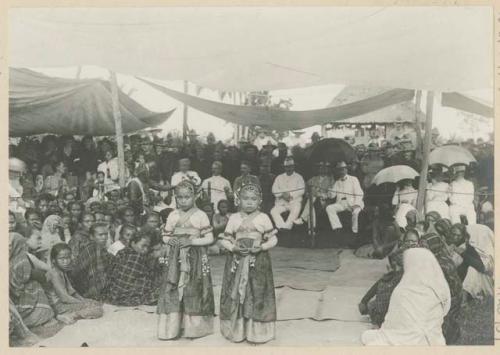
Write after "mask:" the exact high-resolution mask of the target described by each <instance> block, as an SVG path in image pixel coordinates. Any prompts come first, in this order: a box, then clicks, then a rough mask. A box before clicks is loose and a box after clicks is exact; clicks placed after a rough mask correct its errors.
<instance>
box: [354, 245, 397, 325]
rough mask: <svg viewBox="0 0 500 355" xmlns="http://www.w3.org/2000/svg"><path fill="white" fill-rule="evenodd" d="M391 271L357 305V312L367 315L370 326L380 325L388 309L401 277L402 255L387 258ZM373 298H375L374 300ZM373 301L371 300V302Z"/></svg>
mask: <svg viewBox="0 0 500 355" xmlns="http://www.w3.org/2000/svg"><path fill="white" fill-rule="evenodd" d="M389 263H390V266H391V271H389V272H388V273H386V274H385V275H383V276H382V277H381V278H380V279H379V280H378V281H377V282H376V283H375V284H374V285H373V286H372V287H371V288H370V289H369V290H368V292H367V293H366V294H365V296H364V297H363V298H362V299H361V302H360V303H359V306H358V307H359V312H360V313H361V314H362V315H366V314H368V315H369V316H370V321H371V322H372V324H376V325H378V326H379V327H380V326H381V325H382V323H383V322H384V319H385V315H386V314H387V310H388V309H389V302H390V300H391V295H392V292H393V291H394V289H395V288H396V286H397V285H398V284H399V281H400V280H401V277H402V276H403V253H402V250H400V251H397V252H395V253H393V254H392V255H390V256H389ZM374 297H375V298H374ZM372 299H373V300H372Z"/></svg>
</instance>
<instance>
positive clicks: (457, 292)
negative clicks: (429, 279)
mask: <svg viewBox="0 0 500 355" xmlns="http://www.w3.org/2000/svg"><path fill="white" fill-rule="evenodd" d="M423 240H424V245H425V247H427V248H428V249H429V250H430V251H431V252H432V253H433V254H434V256H435V257H436V259H437V261H438V263H439V266H441V270H443V273H444V277H445V278H446V281H447V282H448V286H449V287H450V295H451V306H450V311H449V312H448V314H447V315H446V317H445V318H444V323H443V335H444V338H445V339H446V344H448V345H449V344H455V343H456V341H457V339H458V338H459V337H460V322H459V320H458V317H459V315H460V307H461V305H462V280H461V279H460V277H459V276H458V273H457V267H456V266H455V263H454V262H453V259H452V258H451V256H450V255H449V253H448V250H447V248H446V243H445V242H444V241H443V239H442V238H441V237H440V236H439V235H438V234H437V233H429V234H426V235H425V236H424V237H423Z"/></svg>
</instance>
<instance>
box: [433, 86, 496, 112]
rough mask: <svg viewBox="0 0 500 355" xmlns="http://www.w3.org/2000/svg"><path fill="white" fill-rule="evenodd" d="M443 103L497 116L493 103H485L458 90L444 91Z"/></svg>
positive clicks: (468, 110) (464, 109)
mask: <svg viewBox="0 0 500 355" xmlns="http://www.w3.org/2000/svg"><path fill="white" fill-rule="evenodd" d="M441 105H443V106H447V107H452V108H455V109H457V110H462V111H466V112H469V113H473V114H476V115H480V116H484V117H489V118H494V117H495V109H494V108H493V105H491V104H487V103H484V102H482V101H481V100H479V99H476V98H471V97H469V96H467V95H464V94H461V93H458V92H447V93H442V95H441Z"/></svg>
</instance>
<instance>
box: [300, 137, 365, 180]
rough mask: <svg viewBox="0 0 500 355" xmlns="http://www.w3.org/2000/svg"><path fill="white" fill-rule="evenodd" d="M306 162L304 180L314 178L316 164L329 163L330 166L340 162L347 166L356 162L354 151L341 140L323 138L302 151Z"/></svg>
mask: <svg viewBox="0 0 500 355" xmlns="http://www.w3.org/2000/svg"><path fill="white" fill-rule="evenodd" d="M304 153H305V156H304V157H305V158H306V160H307V162H306V164H305V167H306V171H305V172H304V173H305V174H304V176H305V177H306V178H309V177H312V176H314V174H315V172H316V168H315V166H316V164H317V163H319V162H329V163H330V164H331V166H335V164H336V163H337V162H339V161H341V160H343V161H345V162H346V163H347V164H350V163H352V162H353V161H354V160H356V151H355V150H354V148H353V147H352V146H351V145H350V144H349V143H347V142H346V141H345V140H343V139H338V138H325V139H322V140H320V141H319V142H317V143H315V144H313V145H312V146H310V147H308V148H306V149H305V151H304Z"/></svg>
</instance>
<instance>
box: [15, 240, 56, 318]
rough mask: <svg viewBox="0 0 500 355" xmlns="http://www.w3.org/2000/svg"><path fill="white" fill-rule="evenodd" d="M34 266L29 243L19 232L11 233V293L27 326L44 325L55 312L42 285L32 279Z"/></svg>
mask: <svg viewBox="0 0 500 355" xmlns="http://www.w3.org/2000/svg"><path fill="white" fill-rule="evenodd" d="M32 271H33V266H32V265H31V262H30V260H29V258H28V245H27V244H26V241H25V239H24V238H23V237H22V236H21V235H20V234H18V233H11V234H10V235H9V295H10V299H11V300H12V303H13V304H14V306H15V307H16V309H17V311H18V312H19V314H20V315H21V317H22V319H23V321H24V324H25V325H26V326H27V327H34V326H38V325H42V324H44V323H46V322H48V321H49V320H51V319H52V318H54V312H53V311H52V308H51V307H50V305H49V301H48V299H47V296H46V295H45V292H44V291H43V288H42V286H41V285H40V284H39V283H38V282H37V281H34V280H32V279H31V274H32Z"/></svg>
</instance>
